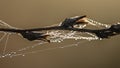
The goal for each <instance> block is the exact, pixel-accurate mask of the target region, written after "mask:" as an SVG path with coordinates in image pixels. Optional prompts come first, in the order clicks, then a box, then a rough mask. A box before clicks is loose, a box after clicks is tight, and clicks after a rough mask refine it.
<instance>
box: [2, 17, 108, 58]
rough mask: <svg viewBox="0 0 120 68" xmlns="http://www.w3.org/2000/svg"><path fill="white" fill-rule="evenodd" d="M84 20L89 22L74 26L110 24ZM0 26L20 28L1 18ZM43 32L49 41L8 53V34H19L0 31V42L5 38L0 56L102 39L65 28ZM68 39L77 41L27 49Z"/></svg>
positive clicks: (30, 52)
mask: <svg viewBox="0 0 120 68" xmlns="http://www.w3.org/2000/svg"><path fill="white" fill-rule="evenodd" d="M86 21H87V22H89V23H88V24H80V25H75V27H76V28H80V29H82V28H86V27H87V26H95V27H98V28H99V27H104V28H109V27H110V25H107V24H102V23H99V22H97V21H94V20H92V19H90V18H86ZM0 27H1V28H13V29H20V28H16V27H12V26H10V25H8V24H7V23H5V22H4V21H2V20H0ZM37 32H38V33H40V32H41V31H37ZM43 33H45V34H48V35H50V36H49V37H48V39H50V42H51V43H48V42H44V41H40V40H39V43H37V44H33V45H32V46H27V47H23V48H20V49H18V50H13V51H10V52H9V53H6V51H7V49H8V48H7V45H9V44H8V41H9V40H8V39H9V36H11V35H13V34H16V35H18V36H21V35H20V34H18V33H11V32H1V34H3V35H1V37H0V44H1V43H2V41H3V39H5V38H6V39H5V44H4V47H3V53H1V54H0V58H5V57H10V58H12V57H15V56H25V55H27V54H32V53H38V52H44V51H48V50H54V49H58V48H67V47H73V46H79V44H82V43H85V42H88V41H93V40H102V39H100V38H98V37H97V36H96V35H94V34H92V33H89V32H77V31H65V30H46V31H43ZM70 39H72V40H76V41H77V42H76V43H73V44H69V45H62V46H54V47H50V48H49V47H48V48H45V49H38V50H33V51H29V50H32V49H34V48H36V47H39V46H40V45H46V44H52V43H61V42H64V40H70ZM16 46H17V45H16Z"/></svg>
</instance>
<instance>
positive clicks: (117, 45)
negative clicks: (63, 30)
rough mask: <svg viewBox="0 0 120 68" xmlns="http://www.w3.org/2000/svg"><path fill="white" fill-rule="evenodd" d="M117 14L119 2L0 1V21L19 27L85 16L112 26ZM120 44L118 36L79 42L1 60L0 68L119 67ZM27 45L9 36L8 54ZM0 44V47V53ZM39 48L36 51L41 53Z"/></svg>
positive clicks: (63, 0)
mask: <svg viewBox="0 0 120 68" xmlns="http://www.w3.org/2000/svg"><path fill="white" fill-rule="evenodd" d="M119 12H120V1H119V0H0V19H1V20H3V21H5V22H7V23H8V24H10V25H12V26H15V27H19V28H36V27H44V26H49V25H52V24H57V23H59V22H61V21H63V20H64V19H65V18H66V17H71V16H76V15H77V16H78V15H88V17H90V18H92V19H94V20H96V21H100V22H102V23H106V24H114V23H117V22H119V21H120V13H119ZM80 41H81V40H80ZM119 41H120V36H115V37H112V38H110V39H106V40H102V41H99V40H98V41H90V42H85V43H81V44H79V46H77V47H69V48H63V49H54V50H49V51H44V52H39V53H35V54H29V55H26V56H24V57H22V56H17V57H13V58H11V59H10V58H2V59H0V68H120V42H119ZM1 43H2V42H1ZM26 43H27V44H28V45H27V44H26ZM30 43H31V42H29V41H27V40H24V39H23V38H21V37H18V36H14V37H12V36H11V37H10V40H9V42H8V45H7V51H10V50H17V49H19V48H22V47H26V46H29V44H30ZM72 43H75V41H74V40H68V41H67V40H66V41H63V42H62V44H58V43H54V44H49V43H48V44H45V47H43V49H46V48H50V47H52V46H61V45H69V44H72ZM3 45H4V44H0V49H1V50H0V51H2V49H3ZM41 47H42V46H39V47H37V48H36V49H38V50H40V49H42V48H41ZM34 50H35V49H34ZM1 53H2V52H1Z"/></svg>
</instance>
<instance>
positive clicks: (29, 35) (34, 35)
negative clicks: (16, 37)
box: [20, 31, 50, 42]
mask: <svg viewBox="0 0 120 68" xmlns="http://www.w3.org/2000/svg"><path fill="white" fill-rule="evenodd" d="M20 34H21V35H22V36H23V37H24V38H26V39H27V40H29V41H34V40H42V41H47V42H50V40H48V39H47V37H48V36H49V35H45V34H44V33H34V32H32V31H25V32H21V33H20Z"/></svg>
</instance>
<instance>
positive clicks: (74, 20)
mask: <svg viewBox="0 0 120 68" xmlns="http://www.w3.org/2000/svg"><path fill="white" fill-rule="evenodd" d="M85 17H86V15H84V16H77V17H71V18H66V19H65V20H64V21H63V22H62V24H61V25H60V26H61V27H64V28H73V27H74V25H76V24H81V23H83V22H82V21H80V19H83V18H85Z"/></svg>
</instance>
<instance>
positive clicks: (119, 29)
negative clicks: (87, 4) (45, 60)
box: [0, 15, 120, 42]
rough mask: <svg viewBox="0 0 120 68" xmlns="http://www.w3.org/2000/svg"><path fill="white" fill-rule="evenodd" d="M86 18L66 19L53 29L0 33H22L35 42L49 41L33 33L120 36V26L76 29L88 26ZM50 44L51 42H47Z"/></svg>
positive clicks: (39, 34) (9, 29)
mask: <svg viewBox="0 0 120 68" xmlns="http://www.w3.org/2000/svg"><path fill="white" fill-rule="evenodd" d="M85 18H86V16H85V15H84V16H77V17H71V18H66V19H65V20H64V21H63V22H62V24H61V25H60V26H52V27H44V28H32V29H15V28H0V31H3V32H13V33H20V34H21V35H22V36H23V37H24V38H26V39H28V40H30V41H34V40H47V39H46V37H47V36H49V35H46V34H44V33H35V32H33V31H45V30H69V31H77V32H89V33H93V34H95V35H96V36H97V37H99V38H103V39H104V38H109V37H110V36H115V35H119V34H120V24H114V25H111V26H110V27H109V28H104V29H98V30H93V29H83V28H75V27H74V25H82V24H88V23H89V22H88V21H86V19H85ZM47 42H50V40H47Z"/></svg>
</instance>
